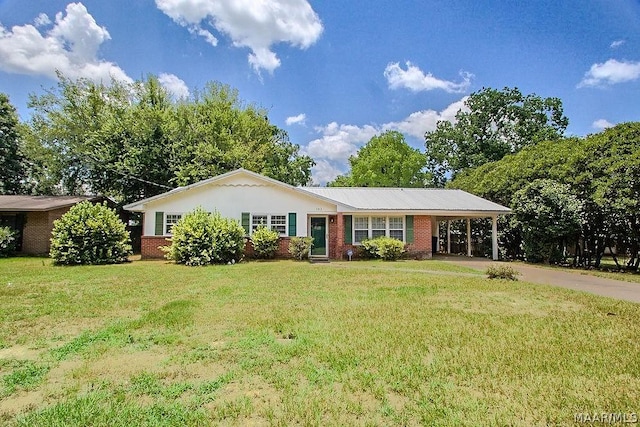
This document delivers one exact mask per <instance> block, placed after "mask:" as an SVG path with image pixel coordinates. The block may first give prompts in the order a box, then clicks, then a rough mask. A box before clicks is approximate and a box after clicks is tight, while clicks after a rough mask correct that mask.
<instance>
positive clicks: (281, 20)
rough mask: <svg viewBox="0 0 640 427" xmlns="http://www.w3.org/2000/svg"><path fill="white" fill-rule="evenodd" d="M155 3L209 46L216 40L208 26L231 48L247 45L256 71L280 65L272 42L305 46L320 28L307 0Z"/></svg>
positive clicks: (177, 0)
mask: <svg viewBox="0 0 640 427" xmlns="http://www.w3.org/2000/svg"><path fill="white" fill-rule="evenodd" d="M156 6H157V7H158V8H159V9H160V10H161V11H162V12H164V13H165V14H166V15H167V16H169V17H171V18H172V19H173V20H174V21H175V22H177V23H178V24H180V25H182V26H184V27H186V28H188V29H189V31H190V32H191V33H193V34H198V35H201V36H203V37H205V39H206V40H207V42H208V43H210V44H212V45H213V46H215V45H216V44H217V43H218V39H217V38H216V37H215V36H214V35H213V34H212V33H211V32H210V31H209V28H213V29H215V30H216V31H217V32H218V33H219V34H222V35H225V36H227V37H229V38H230V39H231V41H232V43H233V45H234V46H235V47H246V48H249V49H250V50H251V53H249V55H248V61H249V63H250V64H251V66H252V67H253V68H254V70H255V71H256V72H257V73H260V71H261V70H267V71H268V72H270V73H272V72H273V70H275V69H276V68H278V67H279V66H280V59H279V58H278V57H277V56H276V54H275V53H274V52H273V51H272V50H271V46H273V45H274V44H277V43H288V44H290V45H292V46H295V47H300V48H302V49H306V48H308V47H309V46H311V45H312V44H313V43H315V42H316V40H318V38H319V37H320V34H322V30H323V27H322V22H321V21H320V18H319V17H318V15H317V14H316V13H315V12H314V10H313V9H312V8H311V5H310V4H309V3H308V1H307V0H259V1H258V0H235V1H202V0H156Z"/></svg>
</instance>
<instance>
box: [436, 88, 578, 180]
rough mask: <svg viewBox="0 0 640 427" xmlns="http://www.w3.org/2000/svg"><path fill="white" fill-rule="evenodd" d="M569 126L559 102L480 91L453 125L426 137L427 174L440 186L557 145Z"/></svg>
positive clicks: (516, 93)
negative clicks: (539, 146) (539, 147)
mask: <svg viewBox="0 0 640 427" xmlns="http://www.w3.org/2000/svg"><path fill="white" fill-rule="evenodd" d="M568 123H569V121H568V119H567V118H566V117H565V116H564V115H563V109H562V101H560V99H559V98H541V97H539V96H538V95H535V94H530V95H523V94H522V93H521V92H520V90H518V89H517V88H504V89H503V90H501V91H499V90H496V89H491V88H484V89H482V90H481V91H479V92H476V93H472V94H471V95H470V96H469V98H468V99H467V100H466V101H465V108H463V109H461V110H460V111H458V113H457V114H456V121H455V123H451V122H448V121H439V122H438V124H437V125H436V129H435V130H434V131H431V132H427V133H426V134H425V145H426V156H427V165H428V170H429V171H430V172H431V173H432V174H433V175H434V177H435V180H436V182H437V183H438V184H440V185H443V184H444V183H445V182H446V181H447V180H448V178H449V176H451V177H455V176H456V175H457V174H459V173H460V172H462V171H465V170H468V169H473V168H476V167H479V166H481V165H483V164H485V163H489V162H494V161H497V160H500V159H501V158H503V157H504V156H505V155H507V154H513V153H517V152H518V151H520V150H521V149H522V148H524V147H527V146H531V145H535V144H537V143H539V142H541V141H555V140H559V139H561V137H562V135H563V133H564V131H565V129H566V127H567V125H568Z"/></svg>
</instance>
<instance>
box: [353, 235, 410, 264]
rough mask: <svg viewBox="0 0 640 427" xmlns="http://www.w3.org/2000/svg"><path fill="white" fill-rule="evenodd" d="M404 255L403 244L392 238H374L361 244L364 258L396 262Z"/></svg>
mask: <svg viewBox="0 0 640 427" xmlns="http://www.w3.org/2000/svg"><path fill="white" fill-rule="evenodd" d="M403 253H404V243H402V241H400V240H398V239H394V238H392V237H384V236H383V237H376V238H375V239H370V240H364V241H363V242H362V254H363V256H364V257H365V258H381V259H383V260H385V261H396V260H398V259H400V257H401V256H402V254H403Z"/></svg>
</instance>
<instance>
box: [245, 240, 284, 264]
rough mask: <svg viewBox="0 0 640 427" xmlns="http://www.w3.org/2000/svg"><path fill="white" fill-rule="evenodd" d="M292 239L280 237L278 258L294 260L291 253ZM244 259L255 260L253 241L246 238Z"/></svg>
mask: <svg viewBox="0 0 640 427" xmlns="http://www.w3.org/2000/svg"><path fill="white" fill-rule="evenodd" d="M290 241H291V237H280V239H278V250H277V251H276V255H275V257H276V258H292V256H291V254H290V253H289V242H290ZM244 257H245V258H247V259H251V258H254V252H253V245H252V244H251V239H249V238H246V239H245V244H244Z"/></svg>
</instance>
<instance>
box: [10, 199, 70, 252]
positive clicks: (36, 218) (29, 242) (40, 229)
mask: <svg viewBox="0 0 640 427" xmlns="http://www.w3.org/2000/svg"><path fill="white" fill-rule="evenodd" d="M68 210H69V208H61V209H54V210H52V211H47V212H27V215H26V221H25V224H24V229H23V232H22V253H24V254H29V255H40V254H48V253H49V248H50V247H51V231H52V230H53V221H55V220H57V219H59V218H60V217H61V216H62V215H64V214H65V213H67V211H68Z"/></svg>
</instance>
